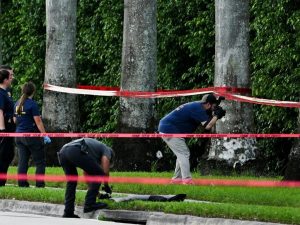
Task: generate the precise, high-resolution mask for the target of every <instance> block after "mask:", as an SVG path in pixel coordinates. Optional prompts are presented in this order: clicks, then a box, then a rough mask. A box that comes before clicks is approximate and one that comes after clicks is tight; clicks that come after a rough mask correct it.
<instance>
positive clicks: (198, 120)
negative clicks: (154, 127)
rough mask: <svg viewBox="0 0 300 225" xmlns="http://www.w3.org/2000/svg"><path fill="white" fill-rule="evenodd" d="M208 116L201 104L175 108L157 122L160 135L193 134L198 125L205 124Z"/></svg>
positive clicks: (195, 103) (193, 103)
mask: <svg viewBox="0 0 300 225" xmlns="http://www.w3.org/2000/svg"><path fill="white" fill-rule="evenodd" d="M208 120H209V116H208V114H207V113H206V110H205V109H204V107H203V103H202V102H199V101H197V102H189V103H186V104H183V105H181V106H179V107H177V108H176V109H175V110H173V111H172V112H170V113H169V114H168V115H166V116H165V117H163V118H162V119H161V120H160V121H159V126H158V130H159V132H161V133H166V134H168V133H174V134H188V133H193V132H194V131H195V130H196V129H197V127H198V126H199V125H200V124H205V123H206V122H207V121H208Z"/></svg>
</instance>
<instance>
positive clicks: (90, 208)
mask: <svg viewBox="0 0 300 225" xmlns="http://www.w3.org/2000/svg"><path fill="white" fill-rule="evenodd" d="M104 208H107V204H106V203H103V202H96V203H95V204H93V205H86V206H84V208H83V212H84V213H88V212H92V211H95V210H98V209H104Z"/></svg>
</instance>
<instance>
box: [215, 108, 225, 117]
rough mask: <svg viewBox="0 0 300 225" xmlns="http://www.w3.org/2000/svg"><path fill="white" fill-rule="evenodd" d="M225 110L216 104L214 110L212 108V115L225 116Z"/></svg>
mask: <svg viewBox="0 0 300 225" xmlns="http://www.w3.org/2000/svg"><path fill="white" fill-rule="evenodd" d="M225 114H226V111H225V110H224V109H223V108H222V107H221V106H218V107H217V108H216V109H215V110H214V115H215V116H216V117H217V118H218V119H221V118H222V117H223V116H225Z"/></svg>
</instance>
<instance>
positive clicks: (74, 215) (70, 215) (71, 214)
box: [62, 213, 80, 218]
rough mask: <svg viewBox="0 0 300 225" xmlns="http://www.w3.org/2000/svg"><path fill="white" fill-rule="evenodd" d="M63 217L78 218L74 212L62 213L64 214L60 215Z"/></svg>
mask: <svg viewBox="0 0 300 225" xmlns="http://www.w3.org/2000/svg"><path fill="white" fill-rule="evenodd" d="M62 217H64V218H80V217H79V216H78V215H76V214H74V213H70V214H68V213H64V215H63V216H62Z"/></svg>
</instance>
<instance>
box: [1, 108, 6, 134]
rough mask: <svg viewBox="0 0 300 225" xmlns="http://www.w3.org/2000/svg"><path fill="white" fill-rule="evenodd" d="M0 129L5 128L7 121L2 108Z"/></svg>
mask: <svg viewBox="0 0 300 225" xmlns="http://www.w3.org/2000/svg"><path fill="white" fill-rule="evenodd" d="M0 130H5V121H4V114H3V110H2V109H0Z"/></svg>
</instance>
